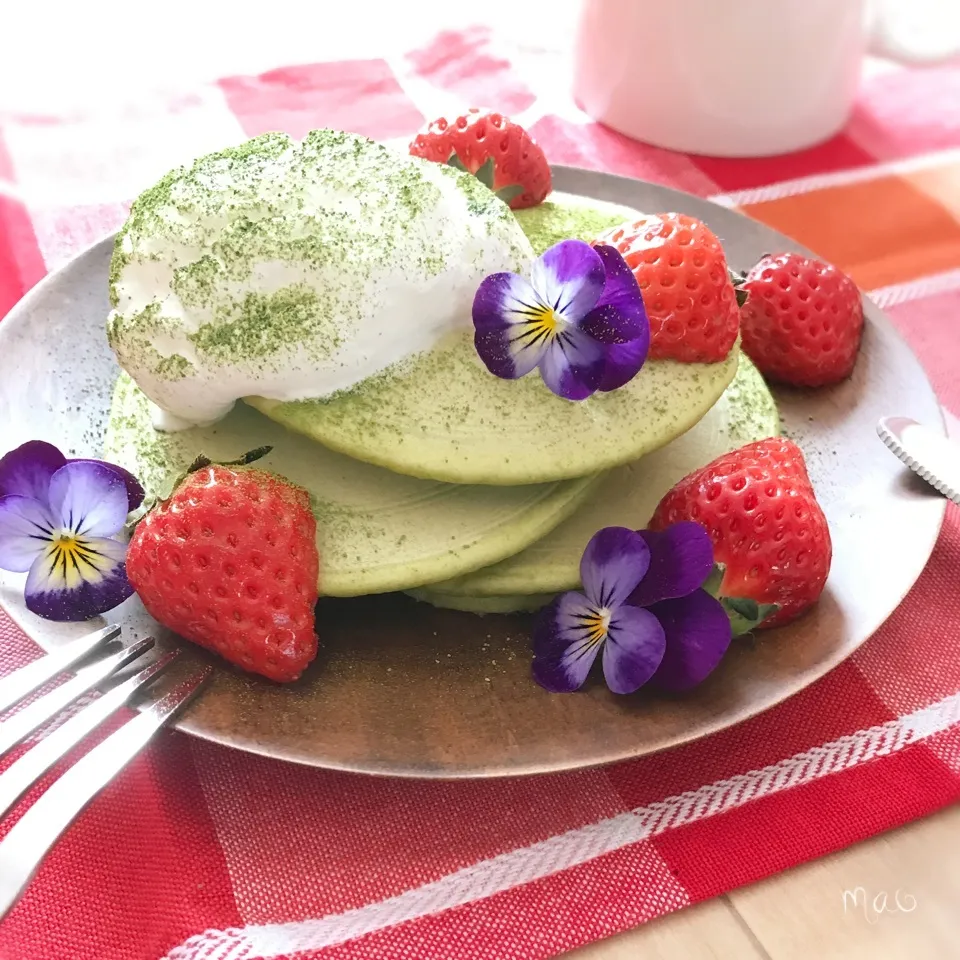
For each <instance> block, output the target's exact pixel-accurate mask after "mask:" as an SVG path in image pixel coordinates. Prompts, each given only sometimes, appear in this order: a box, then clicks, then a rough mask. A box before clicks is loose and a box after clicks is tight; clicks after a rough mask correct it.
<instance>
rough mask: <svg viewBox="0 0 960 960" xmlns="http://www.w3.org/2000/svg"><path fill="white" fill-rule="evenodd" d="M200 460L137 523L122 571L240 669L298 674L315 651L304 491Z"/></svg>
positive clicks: (169, 618)
mask: <svg viewBox="0 0 960 960" xmlns="http://www.w3.org/2000/svg"><path fill="white" fill-rule="evenodd" d="M198 463H200V464H201V465H200V466H199V468H198V469H195V470H193V472H191V473H189V474H188V475H187V476H186V477H185V478H184V479H183V480H182V481H181V482H180V484H179V485H178V486H177V488H176V489H175V490H174V492H173V494H172V495H171V496H170V497H169V498H168V499H166V500H162V501H160V502H159V503H158V504H157V505H156V506H155V507H153V508H152V509H151V510H150V511H149V512H148V513H147V514H146V515H145V516H144V517H143V519H142V520H140V522H139V523H138V524H137V526H136V528H135V530H134V533H133V537H132V539H131V541H130V546H129V549H128V551H127V576H128V577H129V578H130V582H131V583H132V584H133V587H134V589H135V590H136V591H137V593H138V594H139V596H140V599H141V600H142V601H143V605H144V606H145V607H146V608H147V611H148V612H149V613H150V615H151V616H153V617H154V618H155V619H156V620H158V621H159V622H160V623H162V624H163V625H164V626H166V627H169V628H170V629H171V630H172V631H174V632H175V633H177V634H179V635H180V636H181V637H184V638H186V639H187V640H192V641H193V642H194V643H198V644H200V646H202V647H206V648H207V649H209V650H213V651H214V652H216V653H218V654H220V655H221V656H222V657H224V658H225V659H226V660H229V661H230V662H231V663H235V664H236V665H237V666H239V667H242V668H243V669H244V670H249V671H251V672H253V673H259V674H262V675H263V676H265V677H268V678H269V679H271V680H277V681H280V682H284V681H287V680H296V679H297V677H299V676H300V674H301V673H302V672H303V670H304V668H305V667H306V666H307V664H309V663H310V661H311V660H313V658H314V657H315V656H316V653H317V635H316V631H315V629H314V605H315V604H316V602H317V578H318V573H319V557H318V555H317V546H316V539H315V536H316V520H315V519H314V516H313V513H312V511H311V510H310V498H309V496H308V494H307V492H306V491H305V490H303V489H302V488H300V487H297V486H293V485H292V484H290V483H288V482H287V481H285V480H283V479H282V478H280V477H277V476H274V475H273V474H270V473H265V472H263V471H261V470H250V469H238V468H237V467H235V466H230V465H219V464H210V463H209V462H206V461H203V460H200V461H198Z"/></svg>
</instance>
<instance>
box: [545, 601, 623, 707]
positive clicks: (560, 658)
mask: <svg viewBox="0 0 960 960" xmlns="http://www.w3.org/2000/svg"><path fill="white" fill-rule="evenodd" d="M606 635H607V631H606V629H605V627H604V625H603V622H602V619H601V617H600V615H599V612H598V611H597V609H596V608H595V607H594V606H593V605H592V604H591V603H590V602H589V601H588V600H587V598H586V597H585V596H584V595H583V594H582V593H577V592H575V591H571V592H570V593H564V594H561V595H560V596H559V597H557V599H556V600H554V601H553V603H551V604H550V606H548V607H545V608H544V609H543V610H541V611H540V614H539V616H538V617H537V621H536V623H535V625H534V629H533V679H534V680H536V681H537V683H539V684H540V686H541V687H543V688H544V689H545V690H549V691H551V692H552V693H570V692H571V691H573V690H579V689H580V687H582V686H583V683H584V681H585V680H586V679H587V674H588V673H589V672H590V668H591V667H592V666H593V661H594V660H596V659H597V654H598V653H599V652H600V648H601V647H602V646H603V641H604V639H605V638H606Z"/></svg>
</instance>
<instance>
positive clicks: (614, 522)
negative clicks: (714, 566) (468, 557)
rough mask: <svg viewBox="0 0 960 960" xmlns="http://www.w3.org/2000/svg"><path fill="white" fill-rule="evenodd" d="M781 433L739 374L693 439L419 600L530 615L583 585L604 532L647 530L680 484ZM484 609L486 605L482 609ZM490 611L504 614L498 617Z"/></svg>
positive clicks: (759, 385)
mask: <svg viewBox="0 0 960 960" xmlns="http://www.w3.org/2000/svg"><path fill="white" fill-rule="evenodd" d="M777 433H779V418H778V415H777V407H776V404H775V402H774V399H773V397H772V396H771V394H770V391H769V390H768V389H767V386H766V384H765V383H764V381H763V378H762V377H761V376H760V373H759V372H758V371H757V368H756V367H754V365H753V364H752V363H751V362H750V361H749V360H748V359H747V357H746V356H742V357H741V358H740V369H739V370H738V372H737V376H736V378H735V379H734V381H733V383H732V384H731V385H730V386H729V387H728V388H727V390H726V392H725V393H724V394H723V396H722V397H721V398H720V400H719V402H718V403H717V404H716V406H714V407H713V409H712V410H710V412H709V413H708V414H707V415H706V416H705V417H704V418H703V419H702V420H701V421H700V422H699V423H698V424H697V425H696V426H695V427H694V428H693V429H692V430H690V431H689V432H688V433H685V434H684V435H683V436H682V437H679V438H678V439H676V440H674V441H673V442H671V443H669V444H667V446H665V447H663V448H662V449H661V450H658V451H657V452H656V453H652V454H650V455H648V456H646V457H644V458H643V459H641V460H638V461H636V462H635V463H630V464H627V465H626V466H622V467H618V468H617V469H616V470H612V471H611V472H610V473H608V474H607V475H606V477H604V478H603V480H601V481H600V484H599V485H598V486H597V487H596V489H595V490H593V491H592V492H591V494H590V498H589V500H588V501H587V502H586V503H585V504H584V505H583V506H582V507H580V509H579V510H577V512H576V513H574V514H573V516H571V517H570V518H569V519H568V520H566V521H564V522H563V523H562V524H560V526H558V527H557V528H556V529H555V530H554V531H553V532H552V533H549V534H547V536H545V537H544V538H543V539H542V540H539V541H538V542H537V543H535V544H533V545H532V546H530V547H527V549H526V550H524V551H523V552H521V553H518V554H517V555H516V556H513V557H510V558H508V559H507V560H502V561H501V562H500V563H497V564H495V565H494V566H492V567H487V568H486V569H483V570H477V571H475V572H474V573H470V574H466V575H465V576H462V577H458V578H456V579H452V580H446V581H444V582H442V583H435V584H431V585H430V586H429V587H428V588H424V589H421V590H418V591H417V593H416V597H417V599H420V600H428V601H430V602H435V603H436V605H437V606H444V607H447V606H449V607H454V608H455V609H478V604H480V601H481V600H482V601H485V602H488V603H489V606H488V607H487V611H486V612H506V611H509V610H522V609H529V608H530V605H531V604H533V603H538V602H540V600H542V597H541V598H537V597H532V596H530V595H531V594H543V595H547V596H548V597H549V595H551V594H554V593H558V592H559V591H561V590H569V589H571V588H573V587H575V586H576V584H577V582H578V580H579V564H580V555H581V554H582V553H583V549H584V547H585V546H586V544H587V541H588V540H589V539H590V538H591V537H592V536H593V535H594V534H595V533H596V532H597V530H599V529H601V528H602V527H607V526H625V527H633V528H635V529H636V528H640V527H643V526H645V525H646V523H647V521H648V520H649V519H650V517H651V516H652V514H653V511H654V509H655V507H656V505H657V504H658V503H659V501H660V498H661V497H662V496H663V495H664V494H665V493H666V492H667V491H668V490H669V489H670V488H671V487H672V486H673V485H674V484H675V483H676V482H677V481H678V480H679V479H681V478H682V477H684V476H686V475H687V474H688V473H690V472H691V471H693V470H696V469H698V468H699V467H702V466H704V465H705V464H707V463H709V462H710V461H711V460H714V459H716V458H717V457H719V456H720V455H721V454H724V453H727V452H729V451H730V450H735V449H736V448H737V447H741V446H743V445H744V444H746V443H752V442H753V441H754V440H761V439H763V438H764V437H770V436H774V435H776V434H777ZM481 606H482V604H481ZM492 607H499V609H498V610H494V609H492Z"/></svg>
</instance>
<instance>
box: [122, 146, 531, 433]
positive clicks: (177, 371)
mask: <svg viewBox="0 0 960 960" xmlns="http://www.w3.org/2000/svg"><path fill="white" fill-rule="evenodd" d="M531 258H532V250H531V248H530V245H529V242H528V241H527V239H526V237H525V236H524V234H523V231H522V230H521V229H520V227H519V226H518V224H517V222H516V220H515V219H514V217H513V215H512V214H511V213H510V211H509V209H508V208H507V207H506V205H505V204H503V203H501V202H500V201H499V200H498V199H497V198H496V197H495V196H494V195H493V194H492V193H490V192H489V191H488V190H487V189H486V188H485V187H483V186H482V185H481V184H479V183H478V182H477V181H476V179H475V178H473V177H471V176H469V175H468V174H465V173H461V172H459V171H456V170H453V169H452V168H449V167H445V166H442V165H439V164H433V163H429V162H428V161H424V160H421V159H419V158H416V157H409V156H406V155H404V154H400V153H398V152H394V151H392V150H389V149H388V148H386V147H384V146H383V145H381V144H378V143H375V142H373V141H371V140H367V139H366V138H364V137H359V136H356V135H354V134H348V133H343V132H340V131H333V130H317V131H314V132H312V133H310V134H308V135H307V137H306V138H305V139H304V140H303V141H302V142H300V143H297V142H295V141H293V140H291V139H290V138H289V137H287V136H286V135H284V134H279V133H272V134H265V135H263V136H261V137H257V138H255V139H253V140H251V141H249V142H248V143H245V144H243V145H241V146H239V147H233V148H230V149H227V150H223V151H221V152H219V153H215V154H211V155H209V156H206V157H203V158H201V159H200V160H198V161H197V162H196V163H195V164H194V165H193V166H192V167H190V168H189V169H187V168H182V169H179V170H175V171H173V172H171V173H169V174H167V175H166V176H165V177H164V178H163V179H161V180H160V182H159V183H157V184H156V185H155V186H154V187H152V188H150V189H149V190H147V191H145V192H144V193H143V194H142V195H141V196H140V197H139V198H138V199H137V201H136V202H135V203H134V204H133V207H132V209H131V212H130V217H129V219H128V221H127V223H126V224H125V226H124V227H123V229H122V230H121V231H120V233H119V234H118V236H117V241H116V246H115V250H114V256H113V261H112V264H111V270H110V298H111V303H112V304H113V306H114V309H113V311H112V313H111V315H110V318H109V320H108V333H109V342H110V345H111V347H112V348H113V349H114V351H115V353H116V354H117V358H118V360H119V362H120V365H121V366H122V367H123V369H124V370H125V371H126V372H127V373H129V374H130V376H131V377H132V378H133V379H134V381H136V383H137V384H138V386H139V387H140V388H141V389H142V390H143V392H144V393H145V394H146V395H147V396H148V397H149V398H150V399H151V400H152V401H153V403H154V404H155V406H156V408H157V415H156V417H155V422H156V423H157V425H158V426H161V427H165V428H174V427H179V426H186V425H189V424H198V423H208V422H211V421H213V420H216V419H218V418H219V417H221V416H223V415H224V414H225V413H226V412H228V411H229V409H230V408H231V407H232V405H233V403H234V402H235V401H236V400H237V399H239V398H241V397H246V396H261V397H266V398H268V399H274V400H301V399H308V398H323V397H326V396H330V395H331V394H333V393H335V392H337V391H341V390H347V389H351V388H353V387H355V386H356V385H358V384H360V383H362V382H363V381H365V380H366V379H368V378H370V377H373V376H375V375H377V374H378V373H381V372H382V371H384V370H386V369H387V368H388V367H390V366H392V365H394V364H396V363H397V362H399V361H402V360H404V359H406V358H409V357H411V356H415V355H417V354H420V353H422V352H424V351H427V350H430V349H432V348H433V347H434V345H435V344H436V343H438V342H439V341H440V339H441V338H442V337H443V336H444V335H445V334H447V333H448V332H450V331H452V330H457V329H461V328H465V327H467V326H468V325H469V322H470V304H471V302H472V299H473V295H474V292H475V291H476V288H477V286H478V285H479V283H480V281H481V280H482V278H483V277H484V276H485V275H486V274H488V273H493V272H496V271H501V270H508V271H522V270H523V269H525V268H526V266H527V264H528V263H529V261H530V260H531Z"/></svg>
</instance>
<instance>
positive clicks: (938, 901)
mask: <svg viewBox="0 0 960 960" xmlns="http://www.w3.org/2000/svg"><path fill="white" fill-rule="evenodd" d="M845 892H846V893H845ZM854 901H856V903H854ZM898 902H899V908H898ZM957 957H960V805H956V806H953V807H950V808H948V809H946V810H943V811H941V812H940V813H938V814H935V815H934V816H931V817H928V818H927V819H925V820H918V821H917V822H916V823H912V824H909V825H908V826H905V827H902V828H900V829H899V830H894V831H891V832H890V833H886V834H881V835H880V836H877V837H874V838H872V839H871V840H867V841H865V842H864V843H861V844H858V845H856V846H854V847H850V848H849V849H847V850H844V851H842V852H840V853H837V854H834V855H832V856H829V857H824V858H823V859H822V860H815V861H813V862H811V863H808V864H805V865H803V866H800V867H796V868H795V869H793V870H788V871H787V872H785V873H781V874H778V875H777V876H774V877H771V878H770V879H768V880H764V881H762V882H761V883H757V884H754V885H753V886H750V887H744V888H742V889H740V890H734V891H733V892H731V893H728V894H725V895H724V896H722V897H717V898H716V899H714V900H708V901H705V902H704V903H701V904H698V905H697V906H694V907H689V908H688V909H686V910H681V911H679V912H677V913H673V914H670V915H669V916H666V917H664V918H662V919H660V920H655V921H653V922H652V923H648V924H645V925H644V926H642V927H638V928H637V929H636V930H631V931H628V932H627V933H623V934H620V935H619V936H616V937H611V938H610V939H609V940H604V941H602V942H600V943H595V944H593V945H591V946H589V947H584V948H583V949H581V950H575V951H574V952H572V953H568V954H567V955H566V958H565V960H640V958H643V960H810V958H815V960H841V958H842V960H951V958H957Z"/></svg>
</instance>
